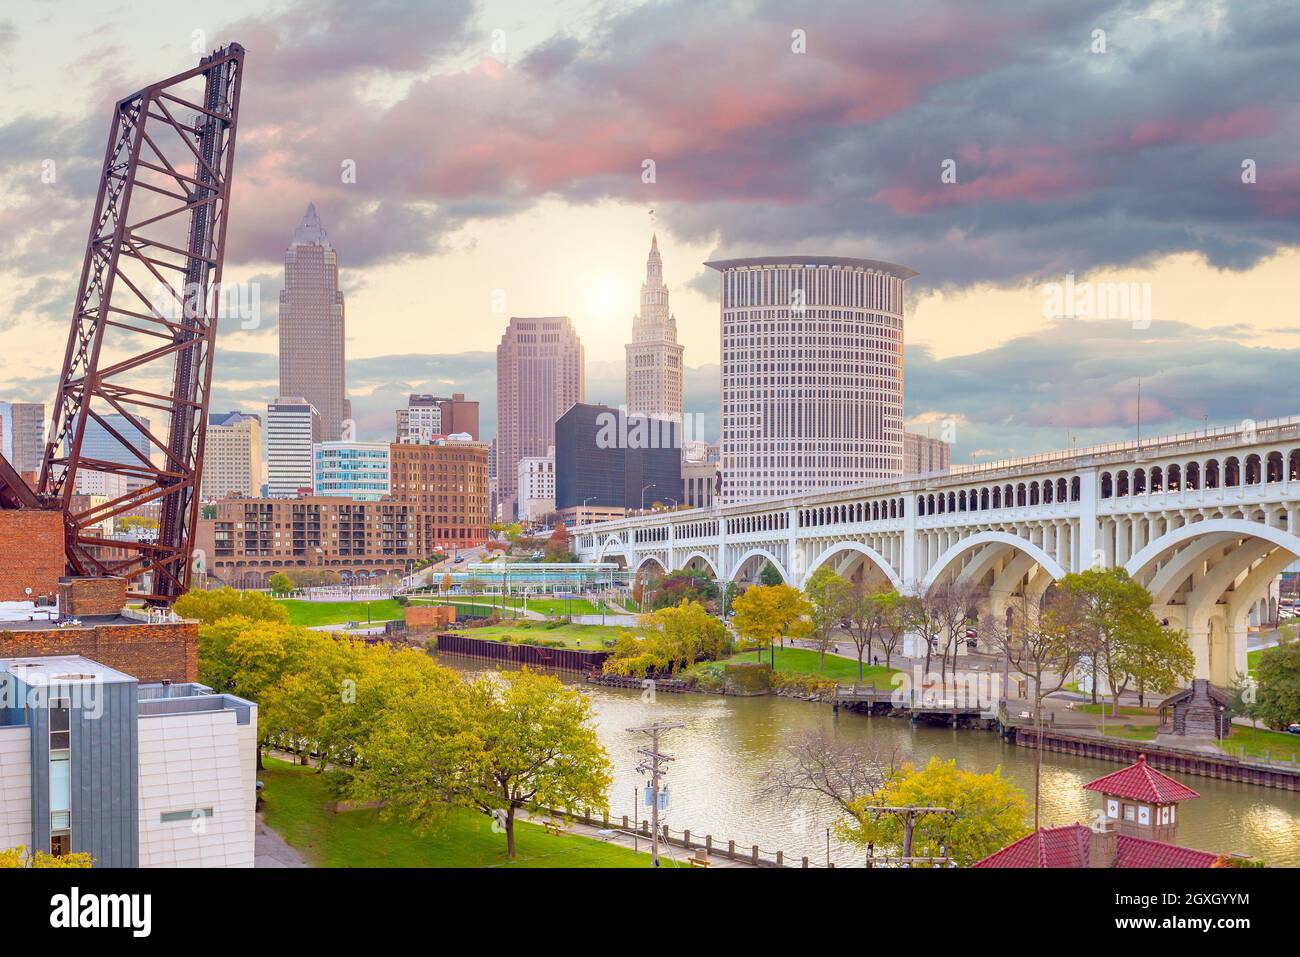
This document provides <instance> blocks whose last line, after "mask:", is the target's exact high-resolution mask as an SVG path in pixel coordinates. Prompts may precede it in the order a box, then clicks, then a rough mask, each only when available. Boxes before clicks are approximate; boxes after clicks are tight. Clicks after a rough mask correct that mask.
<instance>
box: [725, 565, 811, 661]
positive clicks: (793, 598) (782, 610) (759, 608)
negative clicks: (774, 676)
mask: <svg viewBox="0 0 1300 957" xmlns="http://www.w3.org/2000/svg"><path fill="white" fill-rule="evenodd" d="M733 607H734V608H735V612H736V614H735V618H734V619H733V624H734V625H735V628H736V632H737V634H739V635H740V637H741V639H742V640H743V641H744V642H745V645H746V647H748V648H753V649H755V650H756V651H757V653H758V660H760V661H761V660H762V659H763V649H764V648H768V649H770V650H771V663H772V667H773V668H775V667H776V643H777V642H778V641H780V642H782V645H783V646H784V642H785V639H786V637H792V638H799V637H802V636H803V635H806V634H807V633H808V630H809V628H810V627H811V622H810V621H809V616H810V615H811V614H812V610H813V609H812V605H811V604H810V603H809V601H808V599H806V598H804V596H803V593H802V592H800V591H799V589H797V588H792V587H790V586H789V585H753V586H751V587H749V588H746V589H745V591H744V594H742V595H741V596H740V597H739V598H737V599H736V601H735V603H734V605H733Z"/></svg>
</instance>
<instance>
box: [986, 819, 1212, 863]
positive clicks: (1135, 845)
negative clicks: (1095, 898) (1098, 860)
mask: <svg viewBox="0 0 1300 957" xmlns="http://www.w3.org/2000/svg"><path fill="white" fill-rule="evenodd" d="M1220 856H1221V855H1219V854H1211V853H1210V852H1209V851H1197V850H1193V849H1192V848H1190V847H1179V846H1178V845H1177V844H1165V843H1163V842H1161V841H1149V840H1147V839H1146V838H1142V837H1132V836H1130V835H1127V834H1119V835H1117V836H1116V838H1115V860H1114V862H1113V863H1111V864H1108V865H1106V866H1109V867H1213V866H1214V865H1215V864H1216V863H1217V862H1218V860H1219V858H1220ZM1091 858H1092V831H1091V830H1090V829H1089V828H1088V826H1087V825H1085V824H1067V825H1066V826H1065V827H1049V828H1042V829H1040V830H1039V832H1038V834H1037V835H1034V834H1027V835H1025V836H1024V837H1022V838H1021V839H1020V840H1018V841H1016V842H1014V843H1012V844H1008V845H1007V846H1006V847H1004V848H1002V850H1000V851H998V852H996V853H995V854H990V855H989V856H988V857H986V858H984V860H982V861H977V862H976V863H975V864H973V865H971V866H972V867H982V868H983V867H1092V866H1094V865H1093V863H1092V859H1091Z"/></svg>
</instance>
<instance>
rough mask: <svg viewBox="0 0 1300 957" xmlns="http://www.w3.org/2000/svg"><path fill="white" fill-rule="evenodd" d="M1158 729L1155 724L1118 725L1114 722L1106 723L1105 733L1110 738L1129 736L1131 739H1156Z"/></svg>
mask: <svg viewBox="0 0 1300 957" xmlns="http://www.w3.org/2000/svg"><path fill="white" fill-rule="evenodd" d="M1157 730H1158V729H1157V728H1156V726H1155V725H1154V724H1147V725H1142V724H1125V725H1120V726H1119V727H1116V726H1115V725H1113V724H1108V725H1106V730H1105V734H1106V737H1108V738H1127V739H1128V740H1130V741H1154V740H1155V739H1156V731H1157Z"/></svg>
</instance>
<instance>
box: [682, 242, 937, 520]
mask: <svg viewBox="0 0 1300 957" xmlns="http://www.w3.org/2000/svg"><path fill="white" fill-rule="evenodd" d="M706 265H708V266H710V267H711V268H713V269H716V270H717V271H718V272H719V273H720V275H721V300H722V305H721V312H722V462H721V470H722V490H721V499H722V500H723V501H724V502H736V501H743V500H746V499H755V498H767V497H771V496H779V495H795V494H801V493H804V492H815V491H821V490H823V489H831V488H837V487H843V486H850V485H858V484H862V483H864V482H869V481H872V480H874V479H887V478H894V477H896V476H898V475H900V474H901V473H902V471H903V284H904V282H905V281H906V280H907V279H909V278H911V277H912V276H915V275H916V273H915V272H914V271H913V270H911V269H908V268H906V267H904V266H897V265H894V264H893V263H887V262H880V261H877V260H872V259H845V258H840V257H831V256H762V257H755V258H750V259H728V260H720V261H717V262H710V263H707V264H706Z"/></svg>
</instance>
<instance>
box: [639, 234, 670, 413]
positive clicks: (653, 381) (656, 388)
mask: <svg viewBox="0 0 1300 957" xmlns="http://www.w3.org/2000/svg"><path fill="white" fill-rule="evenodd" d="M626 350H627V378H626V392H627V401H626V404H627V411H628V414H629V415H645V416H650V417H651V418H656V419H670V420H672V421H674V422H680V421H681V420H682V351H683V347H682V346H681V345H679V344H678V342H677V317H676V316H674V315H673V314H672V312H671V311H670V310H669V308H668V287H667V286H666V285H664V277H663V259H662V258H661V257H660V255H659V238H658V236H653V237H651V239H650V256H649V258H648V259H647V260H646V270H645V282H644V283H642V284H641V311H640V312H639V313H637V315H636V317H635V318H634V319H633V320H632V341H631V342H629V343H628V344H627V346H626Z"/></svg>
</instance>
